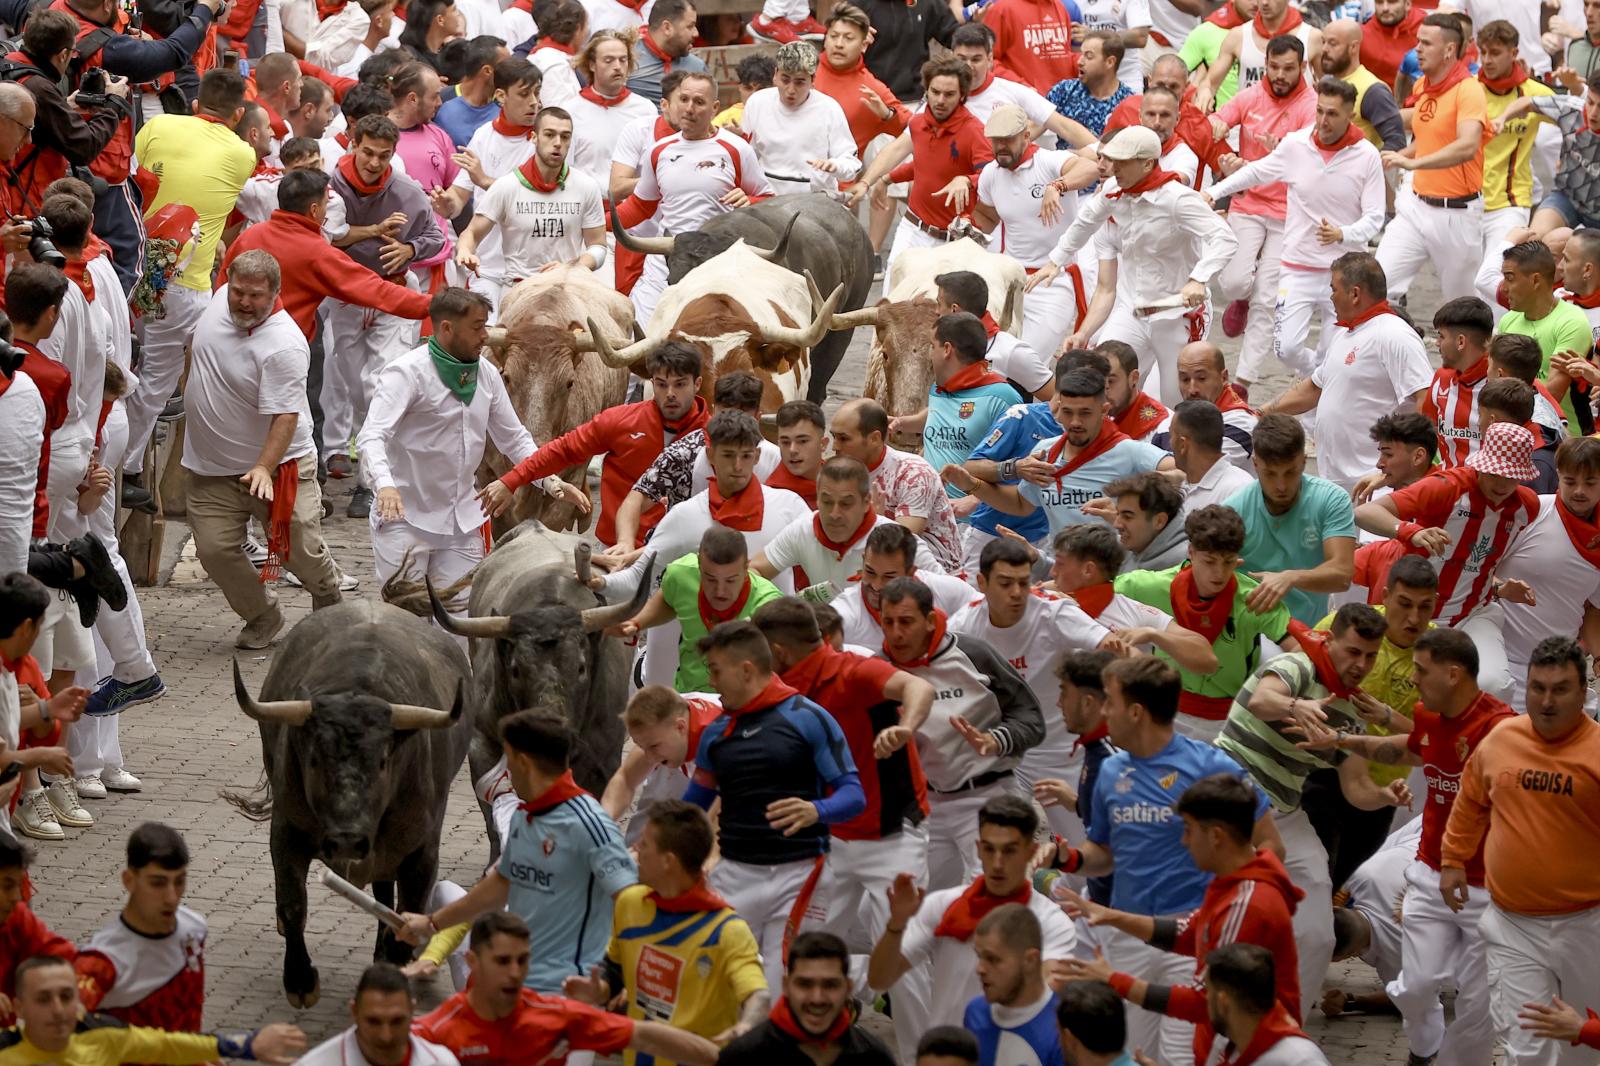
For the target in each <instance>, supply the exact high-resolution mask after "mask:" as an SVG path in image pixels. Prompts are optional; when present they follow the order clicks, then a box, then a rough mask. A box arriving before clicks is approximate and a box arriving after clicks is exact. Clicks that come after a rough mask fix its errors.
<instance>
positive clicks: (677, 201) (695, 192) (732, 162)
mask: <svg viewBox="0 0 1600 1066" xmlns="http://www.w3.org/2000/svg"><path fill="white" fill-rule="evenodd" d="M735 188H739V189H743V190H744V191H745V192H746V193H748V194H749V195H751V196H771V195H772V186H771V185H769V184H768V183H767V176H766V174H765V173H764V172H763V171H762V169H761V161H760V160H759V159H757V158H756V150H755V149H754V148H752V147H750V142H749V141H746V140H745V139H744V138H743V137H740V136H738V135H737V134H734V133H729V132H727V131H726V130H716V131H715V132H713V133H712V135H711V136H709V137H706V138H704V139H702V140H698V141H691V140H686V139H685V138H684V136H683V135H682V134H681V133H674V134H671V135H670V136H667V137H663V138H662V139H661V140H659V141H657V142H656V143H655V144H654V146H652V147H651V149H650V151H649V152H648V153H647V154H646V155H645V159H644V165H643V166H642V167H640V170H639V184H638V186H637V187H635V189H634V195H635V196H637V197H638V198H639V199H641V200H656V201H659V202H660V207H659V208H657V210H656V214H655V219H656V222H657V224H658V225H659V226H660V227H661V231H662V232H663V233H692V232H694V231H695V230H698V229H699V228H700V227H701V226H703V225H705V224H706V223H707V222H709V221H710V220H711V219H713V218H715V217H716V216H717V215H721V214H725V213H727V212H728V211H731V210H733V209H732V208H731V207H729V206H728V205H727V204H725V203H723V202H722V198H723V197H724V196H726V195H727V194H728V193H729V192H730V191H732V190H733V189H735Z"/></svg>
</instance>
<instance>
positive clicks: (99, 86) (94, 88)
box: [78, 67, 106, 97]
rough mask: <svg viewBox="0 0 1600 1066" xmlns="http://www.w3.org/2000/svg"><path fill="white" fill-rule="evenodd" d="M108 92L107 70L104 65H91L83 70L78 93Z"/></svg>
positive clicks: (80, 94) (85, 94)
mask: <svg viewBox="0 0 1600 1066" xmlns="http://www.w3.org/2000/svg"><path fill="white" fill-rule="evenodd" d="M105 94H106V72H105V68H103V67H90V68H89V69H88V70H86V71H84V72H83V77H82V78H79V79H78V95H79V96H80V97H81V96H104V95H105Z"/></svg>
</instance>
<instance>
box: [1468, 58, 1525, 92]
mask: <svg viewBox="0 0 1600 1066" xmlns="http://www.w3.org/2000/svg"><path fill="white" fill-rule="evenodd" d="M1478 80H1479V81H1481V82H1483V87H1484V88H1485V89H1487V90H1489V91H1490V92H1492V93H1494V94H1495V95H1496V96H1505V95H1506V94H1507V93H1509V92H1511V91H1512V90H1514V89H1515V88H1516V87H1517V86H1519V85H1521V84H1522V83H1523V82H1525V81H1527V80H1528V68H1527V67H1524V66H1523V65H1522V60H1520V59H1518V60H1516V61H1515V62H1513V63H1512V64H1511V73H1510V74H1507V75H1506V76H1505V77H1503V78H1491V77H1489V75H1487V74H1485V73H1484V72H1483V69H1482V68H1481V67H1480V68H1479V70H1478Z"/></svg>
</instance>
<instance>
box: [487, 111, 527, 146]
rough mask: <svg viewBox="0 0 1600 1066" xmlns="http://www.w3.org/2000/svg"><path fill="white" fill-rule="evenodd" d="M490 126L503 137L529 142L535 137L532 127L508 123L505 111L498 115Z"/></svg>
mask: <svg viewBox="0 0 1600 1066" xmlns="http://www.w3.org/2000/svg"><path fill="white" fill-rule="evenodd" d="M489 125H490V126H492V127H494V131H495V132H496V133H498V134H500V136H502V137H521V138H522V139H523V140H527V139H528V138H530V137H532V136H533V127H532V126H523V125H519V124H518V123H515V122H507V121H506V113H505V112H504V111H502V112H500V113H499V114H498V115H496V116H495V117H494V121H493V122H491V123H489Z"/></svg>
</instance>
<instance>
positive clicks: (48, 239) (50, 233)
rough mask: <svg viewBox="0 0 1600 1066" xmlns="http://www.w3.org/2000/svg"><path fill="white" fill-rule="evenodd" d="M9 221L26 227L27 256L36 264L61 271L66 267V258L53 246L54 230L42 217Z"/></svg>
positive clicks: (14, 218)
mask: <svg viewBox="0 0 1600 1066" xmlns="http://www.w3.org/2000/svg"><path fill="white" fill-rule="evenodd" d="M11 221H12V222H13V223H15V224H17V225H19V226H27V227H28V254H29V255H30V256H32V257H33V261H34V262H36V263H43V264H44V265H45V266H50V267H55V268H56V269H57V270H62V269H64V268H65V267H66V265H67V257H66V256H64V255H62V254H61V249H59V248H57V247H56V245H55V240H54V237H55V235H56V233H55V230H53V229H51V228H50V223H48V222H46V221H45V219H44V216H43V215H35V216H34V217H33V218H16V217H15V216H13V217H12V219H11Z"/></svg>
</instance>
